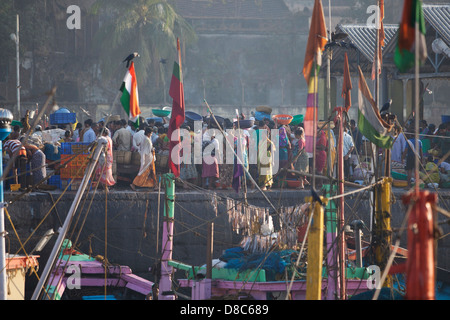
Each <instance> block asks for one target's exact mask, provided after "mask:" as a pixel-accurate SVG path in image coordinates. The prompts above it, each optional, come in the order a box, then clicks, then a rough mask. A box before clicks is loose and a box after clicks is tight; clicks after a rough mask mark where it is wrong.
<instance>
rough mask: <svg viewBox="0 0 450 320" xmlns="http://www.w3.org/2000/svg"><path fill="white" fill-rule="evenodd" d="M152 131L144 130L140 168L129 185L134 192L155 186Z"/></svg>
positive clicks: (149, 129) (140, 151)
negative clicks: (137, 189) (137, 188)
mask: <svg viewBox="0 0 450 320" xmlns="http://www.w3.org/2000/svg"><path fill="white" fill-rule="evenodd" d="M151 135H152V129H151V128H150V127H147V128H145V137H144V139H143V140H142V142H141V145H140V149H139V153H140V154H141V167H140V169H139V173H138V175H137V176H136V178H134V180H133V183H132V184H130V187H131V189H133V190H135V191H136V187H141V188H154V187H155V186H156V172H155V161H154V160H155V153H154V151H153V144H152V140H151V139H150V137H151Z"/></svg>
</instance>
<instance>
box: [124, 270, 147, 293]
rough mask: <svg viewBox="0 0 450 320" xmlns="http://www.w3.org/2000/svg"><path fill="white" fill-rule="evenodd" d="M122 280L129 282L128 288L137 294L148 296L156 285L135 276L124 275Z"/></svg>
mask: <svg viewBox="0 0 450 320" xmlns="http://www.w3.org/2000/svg"><path fill="white" fill-rule="evenodd" d="M121 278H122V279H123V280H124V281H126V282H127V285H126V287H127V288H129V289H131V290H134V291H136V292H139V293H142V294H144V295H147V294H149V293H151V292H152V289H153V285H154V283H153V282H151V281H149V280H146V279H144V278H141V277H139V276H136V275H134V274H126V275H122V276H121Z"/></svg>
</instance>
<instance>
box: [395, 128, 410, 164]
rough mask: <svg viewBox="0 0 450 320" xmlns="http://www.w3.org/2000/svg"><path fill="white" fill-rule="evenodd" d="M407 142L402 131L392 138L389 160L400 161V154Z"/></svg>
mask: <svg viewBox="0 0 450 320" xmlns="http://www.w3.org/2000/svg"><path fill="white" fill-rule="evenodd" d="M407 145H408V142H407V141H406V139H405V136H404V135H403V133H399V135H398V136H397V138H395V140H394V144H393V145H392V150H391V160H392V161H395V162H400V163H401V162H402V154H403V152H404V151H405V149H406V146H407Z"/></svg>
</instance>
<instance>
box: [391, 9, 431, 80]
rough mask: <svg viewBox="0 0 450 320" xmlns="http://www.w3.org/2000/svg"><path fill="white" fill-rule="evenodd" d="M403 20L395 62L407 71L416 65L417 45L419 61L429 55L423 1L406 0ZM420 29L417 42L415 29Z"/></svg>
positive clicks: (399, 67)
mask: <svg viewBox="0 0 450 320" xmlns="http://www.w3.org/2000/svg"><path fill="white" fill-rule="evenodd" d="M404 1H405V2H404V4H403V14H402V21H401V23H400V29H399V34H398V42H397V47H396V48H395V54H394V62H395V65H396V66H397V68H398V69H399V70H400V71H401V72H405V71H407V70H408V69H410V68H412V67H413V66H414V62H415V46H416V45H418V46H419V61H420V62H422V63H423V62H424V61H425V60H426V58H427V56H428V53H427V44H426V41H425V33H426V31H425V18H424V15H423V9H422V1H420V0H404ZM416 28H418V31H419V43H415V42H416V37H415V30H416Z"/></svg>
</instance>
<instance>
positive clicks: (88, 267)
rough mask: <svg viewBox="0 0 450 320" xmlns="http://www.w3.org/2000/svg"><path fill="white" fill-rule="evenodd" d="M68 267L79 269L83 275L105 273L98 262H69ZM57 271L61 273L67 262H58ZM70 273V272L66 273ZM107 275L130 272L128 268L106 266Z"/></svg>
mask: <svg viewBox="0 0 450 320" xmlns="http://www.w3.org/2000/svg"><path fill="white" fill-rule="evenodd" d="M68 264H69V265H73V266H76V267H79V268H80V270H81V273H85V274H102V273H105V268H104V266H103V264H102V263H101V262H99V261H74V262H72V261H69V263H68ZM57 265H58V271H62V270H63V269H64V268H65V267H66V265H67V261H62V260H59V263H58V264H57ZM68 273H70V274H71V273H72V272H68ZM108 273H109V274H131V273H132V270H131V268H130V267H128V266H108Z"/></svg>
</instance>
